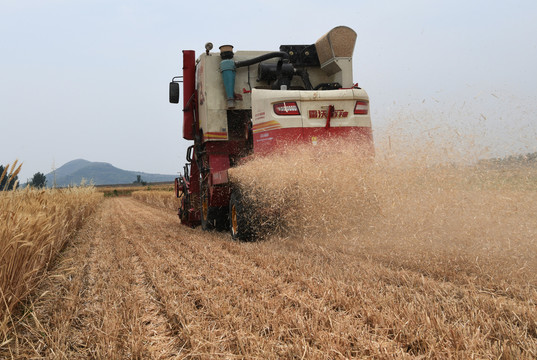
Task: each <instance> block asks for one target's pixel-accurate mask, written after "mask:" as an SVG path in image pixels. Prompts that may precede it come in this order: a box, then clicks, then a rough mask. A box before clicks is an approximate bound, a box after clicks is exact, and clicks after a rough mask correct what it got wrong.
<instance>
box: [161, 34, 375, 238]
mask: <svg viewBox="0 0 537 360" xmlns="http://www.w3.org/2000/svg"><path fill="white" fill-rule="evenodd" d="M355 42H356V33H355V32H354V31H353V30H352V29H350V28H348V27H345V26H339V27H336V28H334V29H332V30H330V31H329V32H328V33H326V34H325V35H323V36H322V37H321V38H319V40H317V42H315V43H314V44H310V45H281V46H280V48H279V51H271V52H268V51H234V47H233V46H232V45H222V46H220V47H219V52H218V53H212V52H211V49H212V47H213V45H212V44H211V43H207V44H206V46H205V49H206V51H205V52H204V53H202V54H201V55H200V56H199V57H198V59H196V58H195V53H194V51H193V50H183V75H182V77H174V78H173V79H172V82H171V83H170V102H171V103H178V102H179V82H180V81H182V83H183V138H185V139H187V140H193V141H194V144H193V145H192V146H191V147H190V148H189V150H188V151H187V161H188V164H189V166H188V168H187V170H185V173H184V174H183V175H182V176H181V178H179V179H178V180H177V181H176V194H177V196H178V197H181V205H180V209H179V216H180V218H181V222H182V223H183V224H185V225H188V226H193V227H194V226H197V225H201V226H202V228H203V229H204V230H210V229H220V230H223V229H228V228H229V229H230V230H231V234H232V236H233V238H238V239H242V240H246V239H251V238H252V237H253V235H252V234H253V233H254V232H253V230H252V229H253V226H254V224H249V219H250V218H252V217H251V216H249V214H248V207H247V206H244V204H243V203H242V201H243V200H242V199H241V194H240V193H239V192H238V191H237V190H235V188H234V186H233V184H232V183H231V182H230V181H229V177H228V174H227V171H228V169H229V168H231V167H234V166H236V165H237V164H238V163H239V162H240V161H241V160H243V159H245V158H246V157H247V156H249V155H251V154H255V155H268V154H271V153H274V152H276V151H279V150H280V149H282V148H283V147H287V146H289V145H295V144H312V145H317V144H318V143H320V142H323V141H326V140H327V139H333V138H337V139H340V138H344V139H348V140H350V141H354V142H356V143H357V144H359V145H360V146H361V148H362V149H363V148H366V149H368V150H369V151H370V152H372V151H373V139H372V132H371V118H370V114H369V98H368V96H367V93H366V92H365V91H364V90H363V89H361V88H359V87H358V85H357V84H355V83H354V82H353V74H352V55H353V52H354V45H355Z"/></svg>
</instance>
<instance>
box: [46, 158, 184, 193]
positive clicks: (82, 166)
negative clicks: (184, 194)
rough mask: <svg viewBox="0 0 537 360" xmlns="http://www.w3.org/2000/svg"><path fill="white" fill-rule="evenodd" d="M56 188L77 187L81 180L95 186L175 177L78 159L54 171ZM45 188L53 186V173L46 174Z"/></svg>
mask: <svg viewBox="0 0 537 360" xmlns="http://www.w3.org/2000/svg"><path fill="white" fill-rule="evenodd" d="M55 175H56V186H58V187H63V186H69V185H78V184H80V183H81V181H82V179H85V181H86V182H90V181H91V182H92V183H93V184H95V185H112V184H131V183H133V182H134V181H136V179H137V176H138V175H140V176H141V177H142V181H145V182H163V181H173V180H174V179H175V178H176V175H162V174H148V173H144V172H141V171H128V170H122V169H118V168H117V167H115V166H112V165H111V164H109V163H105V162H91V161H88V160H83V159H78V160H73V161H69V162H68V163H66V164H65V165H63V166H61V167H59V168H57V169H56V171H55ZM46 177H47V186H48V187H51V186H53V184H54V173H48V174H46Z"/></svg>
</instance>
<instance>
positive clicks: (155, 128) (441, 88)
mask: <svg viewBox="0 0 537 360" xmlns="http://www.w3.org/2000/svg"><path fill="white" fill-rule="evenodd" d="M339 25H346V26H349V27H351V28H353V29H354V30H355V31H356V32H357V34H358V38H357V42H356V47H355V52H354V58H353V65H354V81H355V82H358V83H359V84H360V86H361V87H362V88H364V89H365V90H366V91H367V92H368V94H369V96H370V103H371V114H372V122H373V129H374V136H375V139H381V138H382V137H383V136H385V135H386V134H387V132H388V131H393V129H394V124H395V128H397V126H399V127H405V128H406V130H407V131H408V129H411V131H413V130H412V129H415V131H416V132H417V133H419V132H420V131H423V129H419V128H418V127H416V126H414V125H410V123H414V124H416V123H419V124H420V126H424V127H425V128H427V127H432V128H434V127H435V126H436V125H438V124H442V125H445V124H449V125H450V126H452V127H453V128H455V129H456V133H458V134H463V136H464V134H469V135H471V136H475V137H476V139H477V140H476V141H477V142H478V143H479V145H480V146H483V147H487V148H488V149H491V150H490V154H488V155H490V156H502V155H505V154H509V153H520V152H522V153H525V152H534V151H537V130H536V128H537V125H536V124H537V121H536V120H537V106H536V104H537V65H536V64H537V2H536V1H534V0H527V1H517V0H514V1H509V2H507V1H481V0H475V1H467V0H466V1H460V0H451V1H434V0H429V1H426V0H407V1H383V0H379V1H360V0H349V1H337V0H334V1H319V0H309V1H294V2H290V1H281V0H272V1H266V0H259V1H255V0H250V1H243V0H236V1H233V2H222V1H213V0H207V1H189V2H182V1H162V0H154V1H140V0H129V1H127V0H106V1H101V0H0V125H1V127H0V134H1V139H2V140H1V144H2V146H1V147H0V164H7V163H13V162H14V161H15V160H16V159H18V160H19V161H21V162H23V163H24V164H23V167H22V171H21V173H20V175H19V179H21V180H22V181H25V180H26V179H29V178H31V177H32V176H33V174H34V173H36V172H42V173H48V172H50V171H51V170H52V168H53V167H55V168H58V167H60V166H61V165H63V164H65V163H66V162H68V161H71V160H74V159H79V158H83V159H86V160H90V161H103V162H109V163H111V164H113V165H114V166H116V167H119V168H122V169H125V170H134V171H143V172H148V173H161V174H177V173H178V172H179V171H180V170H181V169H182V167H183V163H184V162H185V160H184V158H185V149H186V147H187V146H188V145H189V142H187V141H185V140H183V139H182V134H181V120H182V111H181V110H182V109H181V107H180V106H178V105H173V104H169V103H168V83H169V81H170V80H171V78H172V77H173V76H176V75H180V74H181V67H182V63H181V62H182V58H181V51H182V50H185V49H189V50H195V51H196V53H197V54H199V53H201V52H202V51H204V44H205V43H206V42H209V41H210V42H212V43H213V44H214V45H215V48H218V46H220V45H222V44H233V45H234V46H235V50H270V51H274V50H278V48H279V45H281V44H312V43H314V42H315V41H316V40H317V39H318V38H319V37H320V36H322V35H323V34H324V33H326V32H327V31H329V30H330V29H331V28H333V27H335V26H339ZM424 123H425V124H424ZM388 129H390V130H388ZM476 133H479V136H476Z"/></svg>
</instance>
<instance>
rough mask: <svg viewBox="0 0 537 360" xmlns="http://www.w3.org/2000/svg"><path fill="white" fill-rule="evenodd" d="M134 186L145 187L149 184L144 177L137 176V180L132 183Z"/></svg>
mask: <svg viewBox="0 0 537 360" xmlns="http://www.w3.org/2000/svg"><path fill="white" fill-rule="evenodd" d="M132 183H133V184H140V185H143V186H145V185H146V184H147V182H145V181H143V180H142V175H136V180H135V181H133V182H132Z"/></svg>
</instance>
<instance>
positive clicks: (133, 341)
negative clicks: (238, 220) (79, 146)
mask: <svg viewBox="0 0 537 360" xmlns="http://www.w3.org/2000/svg"><path fill="white" fill-rule="evenodd" d="M391 146H392V148H391V149H392V150H395V151H388V150H390V149H388V150H383V149H382V148H380V149H379V150H378V151H377V155H376V158H375V159H374V160H368V161H363V160H362V158H359V157H357V156H356V151H355V149H353V148H352V147H350V146H348V145H347V144H339V145H338V144H331V145H330V146H329V148H327V149H323V148H322V146H321V147H319V148H318V149H316V150H311V149H293V151H291V152H287V153H281V154H277V155H274V156H271V157H265V158H255V159H253V160H251V161H250V162H247V163H245V164H243V165H241V166H240V167H238V168H236V169H234V170H233V171H231V172H230V176H231V177H232V178H233V179H234V181H235V182H236V183H237V184H239V185H240V186H242V188H243V190H244V191H245V194H246V195H247V196H249V198H250V199H252V202H253V203H254V204H255V208H257V209H260V210H261V213H260V216H259V217H258V218H257V220H258V224H259V227H260V232H259V234H260V235H262V236H260V240H259V241H257V242H253V243H239V242H234V241H232V240H231V239H230V236H229V234H227V233H219V232H203V231H201V230H200V229H199V228H197V229H191V228H187V227H185V226H182V225H180V224H179V219H178V217H177V215H176V208H175V207H176V206H177V205H178V199H176V198H174V195H173V192H170V191H163V192H154V191H151V192H147V193H146V192H134V193H133V195H132V197H113V198H107V199H105V200H104V201H103V202H102V203H101V205H100V206H98V209H97V211H96V213H95V215H94V216H92V217H90V218H89V220H88V221H87V222H86V224H85V225H84V226H82V229H81V230H80V231H79V232H78V233H77V235H76V236H75V237H74V238H73V239H72V241H71V242H70V243H69V244H68V245H67V246H66V247H65V250H64V251H63V252H62V253H61V260H59V261H57V263H55V265H54V266H53V267H51V268H50V270H49V272H48V273H47V276H45V277H43V279H42V281H41V282H40V284H39V286H37V287H36V288H35V289H34V291H33V292H32V293H31V295H30V296H29V297H27V298H28V300H27V301H25V303H24V304H25V305H24V306H25V308H26V309H27V310H26V314H31V316H27V315H26V316H25V315H24V312H23V313H22V314H21V313H14V314H13V316H14V317H13V318H12V323H15V324H16V327H15V328H14V329H13V331H11V332H10V334H9V336H10V337H9V339H11V341H9V342H7V343H4V344H2V346H0V356H3V357H8V358H9V357H11V358H40V359H41V358H46V359H58V358H60V359H87V358H97V359H124V358H135V359H302V358H303V359H349V358H357V359H394V358H395V359H534V358H536V357H537V307H536V303H537V257H536V256H535V254H537V240H536V239H537V217H535V213H536V212H537V169H536V168H535V166H533V165H531V164H526V165H524V164H522V165H521V164H518V165H513V166H511V165H510V166H490V165H487V164H484V165H483V164H476V163H472V162H469V161H460V162H455V161H452V160H453V159H450V161H447V162H446V161H441V160H442V159H441V158H439V157H436V155H435V154H434V153H433V152H432V151H424V152H422V153H417V152H415V151H414V154H408V153H404V152H403V151H400V150H399V149H396V148H395V147H396V144H394V142H393V141H392V143H391ZM137 193H138V195H136V194H137ZM174 204H175V205H174Z"/></svg>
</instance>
